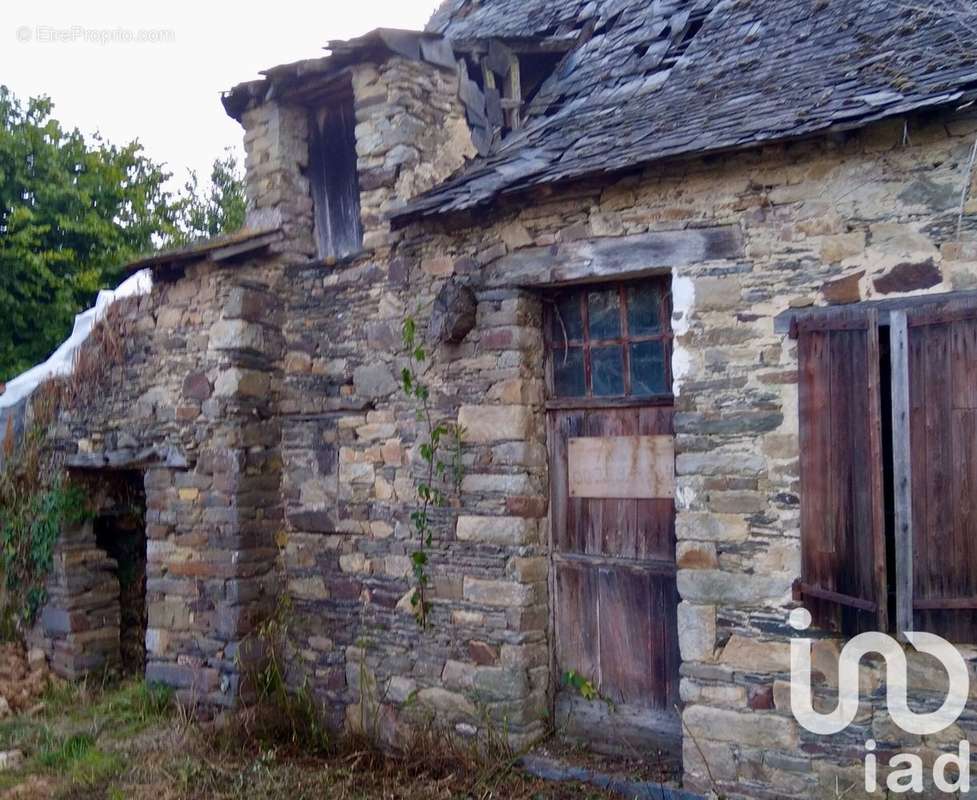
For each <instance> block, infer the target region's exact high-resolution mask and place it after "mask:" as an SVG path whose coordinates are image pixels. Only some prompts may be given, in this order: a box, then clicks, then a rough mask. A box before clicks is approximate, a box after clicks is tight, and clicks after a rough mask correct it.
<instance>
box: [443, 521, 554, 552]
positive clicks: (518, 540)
mask: <svg viewBox="0 0 977 800" xmlns="http://www.w3.org/2000/svg"><path fill="white" fill-rule="evenodd" d="M455 535H456V536H457V537H458V539H459V540H460V541H463V542H480V543H483V544H494V545H523V544H530V543H532V542H534V541H536V538H537V525H536V521H535V520H532V519H524V518H521V517H458V525H457V528H456V532H455Z"/></svg>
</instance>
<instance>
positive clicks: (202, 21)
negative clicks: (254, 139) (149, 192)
mask: <svg viewBox="0 0 977 800" xmlns="http://www.w3.org/2000/svg"><path fill="white" fill-rule="evenodd" d="M437 5H438V2H437V0H320V2H318V3H308V2H305V3H303V2H300V1H299V0H265V2H260V3H258V2H253V0H251V1H250V2H242V1H240V0H239V1H238V2H228V0H164V1H163V2H159V0H157V2H152V3H145V2H138V0H100V2H93V0H89V2H85V3H81V2H78V0H33V2H31V3H16V4H15V3H10V2H8V3H7V4H6V7H5V8H4V9H3V13H2V14H0V83H2V84H6V85H7V86H9V87H10V89H11V90H12V91H13V92H14V93H15V94H16V95H17V96H18V97H20V98H21V99H22V100H26V98H27V97H28V96H31V95H38V94H46V95H48V96H50V97H51V99H52V100H53V102H54V104H55V109H54V116H55V117H56V118H57V119H59V120H60V121H61V122H62V123H63V124H64V125H65V126H66V127H69V128H72V127H77V128H79V129H80V130H81V131H82V132H83V133H85V134H91V133H94V132H95V131H99V132H100V133H101V134H102V136H103V137H104V138H105V139H107V140H108V141H110V142H113V143H115V144H123V143H125V142H128V141H131V140H132V139H136V138H138V139H139V140H140V142H142V144H143V145H144V147H145V149H146V152H147V153H148V155H149V156H150V157H152V158H153V159H154V160H156V161H161V162H165V163H166V165H167V167H168V169H169V171H170V172H172V173H174V181H173V184H174V188H178V187H180V186H182V184H183V180H184V178H185V177H186V172H187V169H188V168H193V169H196V170H198V171H199V172H200V175H201V178H203V179H206V178H207V176H208V175H209V170H210V164H211V162H212V161H213V160H214V158H215V157H217V156H219V155H221V154H222V153H223V151H224V148H225V147H227V146H232V147H235V148H237V149H238V150H239V151H240V148H241V137H242V130H241V128H240V126H239V125H238V124H237V123H236V122H234V121H233V120H232V119H230V118H229V117H228V116H227V115H226V114H225V113H224V109H223V106H222V105H221V103H220V93H221V91H222V90H225V89H229V88H230V87H231V86H233V85H234V84H236V83H240V82H241V81H245V80H251V79H253V78H257V77H259V76H258V71H259V70H261V69H266V68H268V67H272V66H275V65H277V64H281V63H285V62H288V61H298V60H300V59H303V58H317V57H320V56H322V55H324V52H323V50H322V48H323V46H324V45H325V44H326V42H327V41H328V40H330V39H349V38H352V37H354V36H359V35H361V34H363V33H366V32H367V31H370V30H372V29H374V28H379V27H384V28H412V29H415V30H417V29H420V28H422V27H423V26H424V24H425V23H426V22H427V20H428V18H429V17H430V15H431V14H432V13H433V12H434V9H435V8H436V6H437ZM118 30H121V31H122V37H136V36H138V35H139V32H140V31H159V32H160V33H159V34H150V35H158V36H159V37H161V38H162V39H163V41H158V42H138V41H136V42H126V41H120V40H119V38H120V37H119V36H118V35H117V34H116V33H115V32H116V31H118ZM100 37H104V38H106V39H107V41H105V42H99V41H98V39H99V38H100Z"/></svg>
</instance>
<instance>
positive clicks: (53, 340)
mask: <svg viewBox="0 0 977 800" xmlns="http://www.w3.org/2000/svg"><path fill="white" fill-rule="evenodd" d="M52 109H53V106H52V103H51V101H50V100H49V99H48V98H46V97H39V98H32V99H30V100H28V102H27V103H26V105H24V104H21V103H20V102H19V101H18V100H17V98H15V97H14V96H13V94H11V93H10V91H9V90H8V89H7V88H6V87H2V86H0V319H3V320H4V325H3V327H2V329H0V380H3V379H5V378H9V377H10V376H11V375H14V374H17V373H18V372H20V371H22V370H24V369H27V368H28V367H30V366H32V365H33V364H36V363H38V362H39V361H41V360H43V359H44V358H45V357H46V356H47V354H48V353H49V352H50V351H51V350H52V349H53V348H54V347H55V346H56V345H57V344H58V342H60V341H61V340H62V339H63V338H64V336H65V334H66V333H67V331H68V330H69V329H70V327H71V323H72V319H73V316H74V314H76V313H77V312H78V311H79V310H81V309H82V308H84V307H85V306H86V305H88V304H89V302H90V301H91V299H92V296H93V295H94V293H95V292H97V291H98V289H100V288H102V287H104V286H107V285H109V284H114V283H116V282H118V279H119V276H120V269H121V267H122V266H123V265H124V264H125V262H126V261H127V260H129V259H131V258H132V257H133V256H135V255H137V254H139V253H141V252H144V251H147V250H151V249H152V248H153V247H154V245H155V244H156V243H157V238H156V237H162V238H163V239H165V238H166V237H168V236H170V235H171V234H172V233H173V232H174V231H175V224H174V223H175V220H174V215H173V212H172V210H171V208H170V206H171V198H170V196H169V195H168V193H167V192H166V191H165V189H164V188H163V186H164V183H165V182H166V180H167V179H168V178H169V175H167V174H166V173H165V172H164V171H163V170H162V168H161V167H160V166H159V165H157V164H154V163H153V162H152V161H150V160H149V159H148V158H146V156H145V155H143V152H142V147H141V145H140V144H139V143H138V142H130V143H129V144H127V145H125V146H123V147H116V146H114V145H110V144H108V143H106V142H104V141H102V140H101V139H100V138H98V137H94V138H93V140H92V141H91V142H87V141H86V140H85V137H84V136H83V135H82V134H81V133H80V132H79V131H78V130H77V129H76V130H72V131H68V130H65V129H64V128H62V126H61V124H60V123H59V122H58V121H57V120H55V119H53V118H52V117H51V112H52Z"/></svg>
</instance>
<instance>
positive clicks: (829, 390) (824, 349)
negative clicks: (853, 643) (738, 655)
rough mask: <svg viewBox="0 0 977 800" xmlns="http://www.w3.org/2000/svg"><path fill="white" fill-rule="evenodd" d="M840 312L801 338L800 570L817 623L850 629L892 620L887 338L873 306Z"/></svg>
mask: <svg viewBox="0 0 977 800" xmlns="http://www.w3.org/2000/svg"><path fill="white" fill-rule="evenodd" d="M833 320H834V322H835V323H836V324H837V327H836V328H833V329H825V330H822V329H821V328H820V327H817V328H814V329H809V330H806V331H802V332H801V333H800V338H799V342H798V359H799V387H798V391H799V395H798V396H799V413H800V443H801V465H800V466H801V531H802V535H801V548H802V549H801V572H802V579H803V583H804V584H805V586H806V587H807V589H808V591H807V592H806V593H805V594H806V595H807V597H809V598H811V599H812V600H814V602H812V603H810V604H809V610H810V611H811V613H812V615H813V616H814V618H815V620H816V621H817V623H818V624H819V625H820V626H822V627H826V628H828V629H832V630H836V631H840V632H844V633H849V634H851V633H856V632H861V631H863V630H870V629H871V630H876V629H879V628H881V629H882V630H885V625H886V621H887V608H886V602H885V598H886V572H885V564H886V560H885V518H884V497H883V486H882V469H883V465H882V432H881V397H880V386H879V345H878V329H877V326H876V324H875V318H874V314H872V313H869V314H867V315H865V316H864V317H862V326H861V328H859V327H858V326H853V325H852V322H853V315H852V314H851V313H850V312H849V313H843V314H837V315H835V316H834V317H833ZM852 598H853V599H855V600H856V601H858V602H850V599H852ZM866 612H870V614H871V615H870V614H866Z"/></svg>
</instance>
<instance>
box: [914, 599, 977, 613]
mask: <svg viewBox="0 0 977 800" xmlns="http://www.w3.org/2000/svg"><path fill="white" fill-rule="evenodd" d="M916 608H917V609H919V610H920V611H969V610H972V609H977V597H930V598H927V599H925V600H917V601H916Z"/></svg>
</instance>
